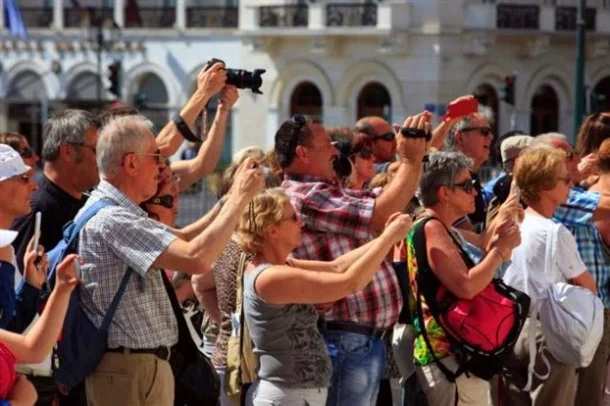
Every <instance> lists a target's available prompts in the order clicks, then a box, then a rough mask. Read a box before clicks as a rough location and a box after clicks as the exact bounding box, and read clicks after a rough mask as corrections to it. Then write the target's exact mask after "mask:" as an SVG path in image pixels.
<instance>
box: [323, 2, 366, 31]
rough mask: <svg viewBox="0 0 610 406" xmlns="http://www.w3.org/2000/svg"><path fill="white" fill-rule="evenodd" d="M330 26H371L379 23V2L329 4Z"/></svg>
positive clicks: (328, 24) (328, 20)
mask: <svg viewBox="0 0 610 406" xmlns="http://www.w3.org/2000/svg"><path fill="white" fill-rule="evenodd" d="M326 25H327V26H328V27H346V26H347V27H361V26H365V27H370V26H376V25H377V4H376V3H366V4H328V5H327V6H326Z"/></svg>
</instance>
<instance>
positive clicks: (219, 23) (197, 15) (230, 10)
mask: <svg viewBox="0 0 610 406" xmlns="http://www.w3.org/2000/svg"><path fill="white" fill-rule="evenodd" d="M238 14H239V13H238V8H237V7H229V6H227V7H189V8H187V9H186V26H187V27H188V28H198V27H201V28H237V24H238V21H239V20H238Z"/></svg>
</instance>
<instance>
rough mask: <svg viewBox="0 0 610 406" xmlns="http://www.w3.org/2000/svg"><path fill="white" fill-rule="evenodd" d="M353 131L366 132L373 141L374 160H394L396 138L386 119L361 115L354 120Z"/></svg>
mask: <svg viewBox="0 0 610 406" xmlns="http://www.w3.org/2000/svg"><path fill="white" fill-rule="evenodd" d="M354 131H356V132H361V133H364V134H366V135H367V137H368V139H369V140H370V141H371V142H372V143H373V144H372V150H373V156H374V158H375V161H376V162H389V161H393V160H394V155H395V154H396V140H395V139H394V137H393V134H394V131H393V130H392V126H391V125H390V123H388V121H387V120H386V119H384V118H383V117H379V116H368V117H363V118H361V119H360V120H358V121H357V122H356V126H355V127H354Z"/></svg>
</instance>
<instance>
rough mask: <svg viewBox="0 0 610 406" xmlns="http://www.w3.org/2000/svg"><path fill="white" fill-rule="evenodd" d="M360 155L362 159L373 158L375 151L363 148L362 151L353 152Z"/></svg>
mask: <svg viewBox="0 0 610 406" xmlns="http://www.w3.org/2000/svg"><path fill="white" fill-rule="evenodd" d="M355 155H359V156H360V158H362V159H371V158H372V157H373V151H371V150H370V149H369V148H363V149H361V150H360V151H358V152H356V153H354V154H352V156H355Z"/></svg>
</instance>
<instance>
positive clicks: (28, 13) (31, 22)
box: [21, 7, 53, 28]
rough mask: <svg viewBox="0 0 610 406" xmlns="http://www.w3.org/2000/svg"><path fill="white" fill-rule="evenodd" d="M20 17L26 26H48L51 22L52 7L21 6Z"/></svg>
mask: <svg viewBox="0 0 610 406" xmlns="http://www.w3.org/2000/svg"><path fill="white" fill-rule="evenodd" d="M21 17H22V18H23V23H24V24H25V26H26V27H28V28H48V27H50V26H51V23H53V8H51V7H45V8H39V7H21Z"/></svg>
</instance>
